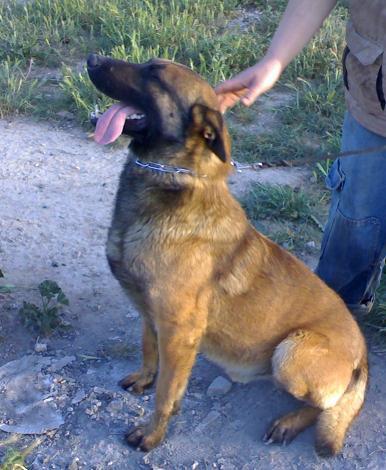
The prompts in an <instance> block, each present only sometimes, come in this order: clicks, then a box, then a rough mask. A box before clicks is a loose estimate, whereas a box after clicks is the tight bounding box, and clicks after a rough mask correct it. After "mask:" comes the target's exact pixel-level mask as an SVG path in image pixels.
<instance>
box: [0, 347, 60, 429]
mask: <svg viewBox="0 0 386 470" xmlns="http://www.w3.org/2000/svg"><path fill="white" fill-rule="evenodd" d="M49 364H51V358H48V357H41V356H34V355H31V356H24V357H22V358H21V359H18V360H16V361H12V362H8V363H7V364H5V365H4V366H2V367H0V390H1V393H0V422H1V424H0V430H1V431H5V432H10V433H19V434H44V433H47V432H48V431H50V430H53V429H57V428H58V427H59V426H61V425H62V424H63V423H64V420H63V417H62V415H61V414H60V412H59V411H58V409H57V408H58V407H57V405H56V403H55V402H54V401H53V400H55V399H57V400H59V398H58V397H57V396H56V397H54V398H53V397H52V396H51V395H52V387H54V385H53V378H52V376H50V375H49V374H47V373H46V372H43V371H44V370H45V369H46V367H47V365H49Z"/></svg>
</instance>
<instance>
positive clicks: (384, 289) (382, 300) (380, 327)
mask: <svg viewBox="0 0 386 470" xmlns="http://www.w3.org/2000/svg"><path fill="white" fill-rule="evenodd" d="M364 323H365V325H366V326H368V327H369V328H371V329H372V330H373V331H375V332H376V333H377V334H378V335H379V337H380V339H381V340H383V341H384V340H385V339H386V272H385V271H384V273H383V276H382V278H381V283H380V285H379V287H378V289H377V294H376V297H375V303H374V307H373V309H372V310H371V312H370V314H369V315H368V316H367V317H366V318H365V319H364Z"/></svg>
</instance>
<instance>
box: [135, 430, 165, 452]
mask: <svg viewBox="0 0 386 470" xmlns="http://www.w3.org/2000/svg"><path fill="white" fill-rule="evenodd" d="M162 439H163V434H162V433H157V432H150V433H147V426H138V427H136V428H134V429H133V430H131V431H129V432H128V433H127V434H126V441H127V443H128V444H129V445H130V446H131V447H135V448H136V449H140V450H142V451H143V452H148V451H149V450H151V449H154V447H156V446H157V445H158V444H160V442H161V441H162Z"/></svg>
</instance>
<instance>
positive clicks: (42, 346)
mask: <svg viewBox="0 0 386 470" xmlns="http://www.w3.org/2000/svg"><path fill="white" fill-rule="evenodd" d="M34 350H35V352H36V353H45V352H47V344H46V343H35V347H34Z"/></svg>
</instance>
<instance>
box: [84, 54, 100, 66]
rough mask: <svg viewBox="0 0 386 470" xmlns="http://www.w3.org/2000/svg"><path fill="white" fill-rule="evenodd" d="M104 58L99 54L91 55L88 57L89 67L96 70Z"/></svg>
mask: <svg viewBox="0 0 386 470" xmlns="http://www.w3.org/2000/svg"><path fill="white" fill-rule="evenodd" d="M101 59H102V57H101V56H99V55H98V54H89V55H88V57H87V67H89V68H95V67H98V65H100V64H101V63H102V60H101Z"/></svg>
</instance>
